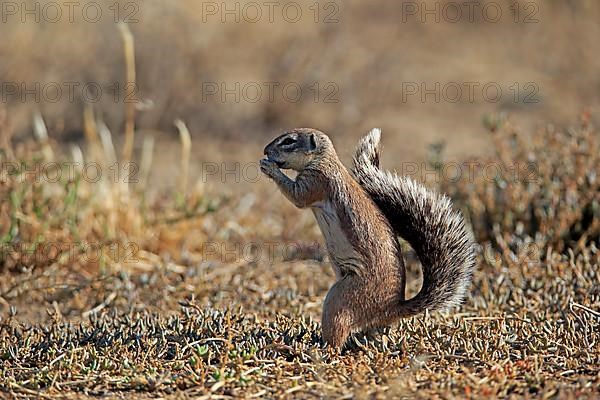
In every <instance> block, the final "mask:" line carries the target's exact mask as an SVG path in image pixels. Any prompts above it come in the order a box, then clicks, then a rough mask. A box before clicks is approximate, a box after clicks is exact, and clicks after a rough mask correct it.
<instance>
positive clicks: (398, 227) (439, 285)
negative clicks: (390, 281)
mask: <svg viewBox="0 0 600 400" xmlns="http://www.w3.org/2000/svg"><path fill="white" fill-rule="evenodd" d="M380 139H381V131H380V130H379V129H373V130H372V131H371V132H369V134H367V135H366V136H364V137H363V138H362V139H361V140H360V142H359V144H358V147H357V149H356V154H355V156H354V174H355V176H356V179H357V180H358V182H359V183H360V185H361V186H362V187H363V188H364V189H365V191H366V192H367V193H368V194H369V195H370V196H371V198H372V199H373V201H374V202H375V203H376V204H377V205H378V206H379V208H380V209H381V210H382V211H383V213H384V214H385V216H386V217H387V219H388V220H389V222H390V224H391V225H392V227H393V228H394V230H395V231H396V233H397V234H398V235H399V236H400V237H402V238H404V239H405V240H406V241H408V243H409V244H410V245H411V246H412V248H413V249H414V250H415V251H416V253H417V255H418V256H419V260H420V261H421V264H422V266H423V287H422V288H421V291H420V292H419V294H417V296H415V297H414V298H412V299H410V300H408V301H405V302H402V304H400V309H399V310H398V313H399V316H400V317H406V316H409V315H414V314H418V313H420V312H422V311H424V310H425V309H429V310H438V309H444V308H446V307H449V306H452V305H458V304H459V303H460V302H461V300H462V298H463V297H464V295H465V292H466V291H467V289H468V287H469V284H470V282H471V275H472V272H473V268H474V264H475V247H474V241H473V235H472V233H471V231H470V230H469V229H468V228H467V226H466V225H465V221H464V219H463V217H462V215H461V214H460V213H459V212H458V211H456V210H453V209H452V204H451V202H450V200H449V199H448V197H446V196H444V195H440V194H437V193H435V192H433V191H431V190H429V189H427V188H426V187H425V186H423V185H421V184H419V183H417V182H415V181H414V180H412V179H411V178H409V177H404V176H398V175H396V174H395V173H390V172H387V171H382V170H381V169H379V140H380Z"/></svg>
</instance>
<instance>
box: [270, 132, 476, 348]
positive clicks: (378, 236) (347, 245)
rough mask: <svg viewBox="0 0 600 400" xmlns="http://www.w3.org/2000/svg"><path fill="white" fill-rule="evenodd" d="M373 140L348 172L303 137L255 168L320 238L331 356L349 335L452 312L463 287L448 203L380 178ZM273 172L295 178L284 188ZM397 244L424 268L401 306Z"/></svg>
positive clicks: (372, 136)
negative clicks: (327, 272) (325, 257)
mask: <svg viewBox="0 0 600 400" xmlns="http://www.w3.org/2000/svg"><path fill="white" fill-rule="evenodd" d="M380 136H381V133H380V131H379V129H373V130H372V131H371V132H370V133H369V134H368V135H366V136H365V137H363V138H362V139H361V140H360V142H359V144H358V147H357V150H356V154H355V156H354V160H353V161H354V170H353V173H351V172H350V171H348V170H347V169H346V167H344V165H343V164H342V162H341V161H340V160H339V158H338V156H337V154H336V152H335V149H334V147H333V144H332V142H331V140H330V139H329V137H328V136H327V135H325V134H324V133H322V132H319V131H317V130H314V129H309V128H301V129H294V130H292V131H289V132H286V133H284V134H283V135H281V136H279V137H277V138H276V139H275V140H273V141H272V142H271V143H269V144H268V145H267V147H265V149H264V154H265V155H266V156H267V157H266V158H264V159H262V160H261V161H260V167H261V170H262V172H263V173H264V174H266V175H267V176H268V177H270V178H271V179H272V180H273V181H275V183H276V184H277V186H278V187H279V189H280V190H281V192H282V193H283V194H284V195H285V197H287V198H288V199H289V200H290V201H291V202H292V203H294V204H295V205H296V206H297V207H299V208H306V207H310V208H311V210H312V211H313V213H314V215H315V217H316V219H317V222H318V225H319V227H320V228H321V231H322V233H323V236H324V237H325V241H326V244H327V250H328V253H329V256H330V259H331V263H332V265H333V269H334V271H335V275H336V278H337V281H336V282H335V284H334V285H333V286H332V287H331V289H330V290H329V292H328V293H327V297H326V298H325V302H324V305H323V317H322V329H323V339H324V340H325V342H327V343H328V344H330V345H331V346H333V347H335V348H341V347H342V346H343V345H344V343H345V342H346V340H347V339H348V336H349V335H350V334H351V333H352V332H355V331H360V330H363V329H365V328H371V327H379V326H385V325H389V324H391V323H393V322H394V321H396V320H398V319H399V318H403V317H408V316H411V315H415V314H418V313H420V312H423V311H425V310H426V309H427V310H438V309H442V308H445V307H447V306H450V305H454V304H458V303H459V302H460V301H461V299H462V297H463V295H464V293H465V291H466V289H467V287H468V285H469V283H470V281H471V274H472V271H473V266H474V243H473V238H472V234H471V232H470V230H469V229H468V228H467V227H466V225H465V222H464V220H463V218H462V216H461V215H460V213H459V212H457V211H455V210H453V209H452V205H451V203H450V201H449V200H448V198H447V197H445V196H443V195H439V194H436V193H434V192H432V191H431V190H429V189H427V188H425V187H424V186H422V185H421V184H419V183H417V182H415V181H413V180H412V179H410V178H408V177H400V176H397V175H395V174H393V173H390V172H386V171H382V170H380V169H379V140H380ZM281 169H292V170H295V171H297V172H298V175H297V177H296V179H295V180H292V179H290V178H289V177H288V176H287V175H285V174H284V173H283V172H281ZM398 236H400V237H402V238H404V239H405V240H407V241H408V242H409V244H410V245H411V246H412V247H413V249H414V250H415V251H416V253H417V255H418V256H419V259H420V261H421V264H422V266H423V286H422V288H421V291H420V292H419V293H418V294H417V295H416V296H415V297H414V298H412V299H410V300H406V299H405V296H404V290H405V283H406V278H405V268H404V261H403V258H402V254H401V250H400V244H399V242H398Z"/></svg>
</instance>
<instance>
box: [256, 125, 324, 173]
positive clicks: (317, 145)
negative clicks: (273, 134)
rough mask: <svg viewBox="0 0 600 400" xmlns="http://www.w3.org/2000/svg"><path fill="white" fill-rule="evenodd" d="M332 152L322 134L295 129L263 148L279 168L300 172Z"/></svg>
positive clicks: (315, 131)
mask: <svg viewBox="0 0 600 400" xmlns="http://www.w3.org/2000/svg"><path fill="white" fill-rule="evenodd" d="M333 151H334V150H333V144H332V143H331V140H330V139H329V137H327V135H325V134H324V133H323V132H320V131H318V130H316V129H311V128H297V129H293V130H291V131H288V132H285V133H284V134H283V135H281V136H278V137H277V138H275V139H274V140H273V141H272V142H271V143H269V144H268V145H267V146H266V147H265V151H264V153H265V155H266V156H267V158H268V159H269V160H270V161H273V162H274V163H276V164H277V166H278V167H279V168H283V169H293V170H295V171H302V170H304V169H305V168H306V167H307V166H308V165H310V164H311V163H313V162H315V161H317V160H319V159H321V158H322V157H323V156H324V155H325V154H328V153H330V152H333Z"/></svg>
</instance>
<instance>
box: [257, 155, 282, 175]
mask: <svg viewBox="0 0 600 400" xmlns="http://www.w3.org/2000/svg"><path fill="white" fill-rule="evenodd" d="M260 170H261V171H262V173H263V174H265V175H267V176H268V177H269V178H273V177H274V176H275V175H276V174H277V173H278V172H280V171H279V167H278V166H277V164H276V163H275V162H273V161H271V160H269V159H267V158H263V159H262V160H260Z"/></svg>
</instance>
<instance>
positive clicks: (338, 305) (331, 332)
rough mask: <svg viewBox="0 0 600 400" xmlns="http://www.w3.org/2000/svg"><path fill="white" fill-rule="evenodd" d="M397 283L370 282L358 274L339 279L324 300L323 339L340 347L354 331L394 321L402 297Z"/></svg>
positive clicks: (333, 345) (335, 346) (331, 344)
mask: <svg viewBox="0 0 600 400" xmlns="http://www.w3.org/2000/svg"><path fill="white" fill-rule="evenodd" d="M396 286H401V285H400V284H398V285H391V284H390V282H389V281H388V284H387V285H379V284H375V283H374V284H372V285H369V284H367V283H365V280H364V277H360V276H358V275H349V276H346V277H345V278H343V279H340V280H339V281H337V282H336V283H335V284H334V285H333V286H332V287H331V289H329V292H328V293H327V297H326V298H325V302H324V304H323V317H322V323H321V326H322V329H323V340H324V341H325V342H326V343H328V344H329V345H330V346H332V347H334V348H337V349H341V348H342V347H343V346H344V344H345V343H346V341H347V340H348V337H349V336H350V334H351V333H353V332H357V331H361V330H363V329H368V328H373V327H378V326H385V325H388V324H390V323H392V322H393V320H395V314H396V309H397V308H398V306H399V304H400V302H401V297H403V294H401V291H400V288H399V287H396ZM383 288H385V290H382V289H383Z"/></svg>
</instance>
